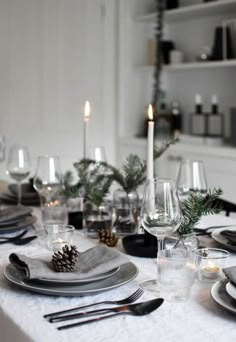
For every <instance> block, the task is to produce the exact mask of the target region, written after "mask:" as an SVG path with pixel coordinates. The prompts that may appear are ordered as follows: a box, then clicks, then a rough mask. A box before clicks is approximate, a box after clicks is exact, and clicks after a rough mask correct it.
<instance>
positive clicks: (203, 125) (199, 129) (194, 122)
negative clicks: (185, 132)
mask: <svg viewBox="0 0 236 342" xmlns="http://www.w3.org/2000/svg"><path fill="white" fill-rule="evenodd" d="M194 107H195V108H194V113H192V114H191V115H190V124H189V131H190V134H192V135H200V136H205V135H206V133H207V122H206V116H205V114H204V113H203V105H202V97H201V95H200V94H196V95H195V104H194Z"/></svg>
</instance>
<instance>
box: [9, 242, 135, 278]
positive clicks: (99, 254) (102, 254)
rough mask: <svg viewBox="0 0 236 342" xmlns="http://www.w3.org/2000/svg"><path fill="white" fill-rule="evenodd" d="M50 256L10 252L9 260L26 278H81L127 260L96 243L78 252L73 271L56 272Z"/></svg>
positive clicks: (97, 273)
mask: <svg viewBox="0 0 236 342" xmlns="http://www.w3.org/2000/svg"><path fill="white" fill-rule="evenodd" d="M51 257H52V256H48V258H47V260H45V259H44V258H30V257H26V256H24V255H21V254H15V253H12V254H10V256H9V260H10V262H11V263H12V264H13V265H14V266H15V267H16V268H17V269H18V270H20V271H22V272H24V274H25V277H26V278H28V279H38V278H44V279H50V280H76V279H77V280H80V279H81V280H82V279H86V278H90V277H94V276H97V275H100V274H103V273H106V272H109V271H111V270H113V269H115V268H117V267H118V266H121V265H122V264H125V263H127V262H129V259H128V258H127V256H125V255H124V254H122V253H120V252H118V251H116V250H113V249H111V248H109V247H106V246H105V245H98V246H96V247H93V248H90V249H88V250H87V251H85V252H82V253H80V254H79V258H78V261H77V263H76V268H75V271H74V272H56V271H54V270H53V267H52V264H51Z"/></svg>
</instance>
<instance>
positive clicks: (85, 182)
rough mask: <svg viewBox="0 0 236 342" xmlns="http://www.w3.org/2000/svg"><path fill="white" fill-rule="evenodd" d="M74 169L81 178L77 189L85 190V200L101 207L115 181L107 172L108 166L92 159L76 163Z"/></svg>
mask: <svg viewBox="0 0 236 342" xmlns="http://www.w3.org/2000/svg"><path fill="white" fill-rule="evenodd" d="M74 167H75V169H76V170H77V172H78V177H79V182H78V183H77V187H79V188H82V189H83V193H84V198H85V200H89V201H91V202H92V203H93V204H95V205H96V206H100V205H101V204H102V202H103V200H104V198H105V196H106V195H107V194H108V192H109V189H110V186H111V183H112V180H113V179H112V176H111V174H108V173H106V172H105V171H106V170H108V169H109V167H108V164H107V163H105V162H99V163H98V162H96V161H95V160H92V159H82V160H81V161H79V162H77V163H74Z"/></svg>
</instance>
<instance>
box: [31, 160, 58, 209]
mask: <svg viewBox="0 0 236 342" xmlns="http://www.w3.org/2000/svg"><path fill="white" fill-rule="evenodd" d="M62 179H63V177H62V172H61V167H60V159H59V157H53V156H40V157H38V165H37V168H36V173H35V176H34V181H33V185H34V188H35V190H36V191H37V192H38V193H39V195H41V196H42V197H44V198H45V199H46V201H47V202H48V203H49V202H50V201H51V200H52V198H53V196H55V195H56V194H57V193H59V192H60V190H61V189H62V184H63V181H62Z"/></svg>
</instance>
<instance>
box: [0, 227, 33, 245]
mask: <svg viewBox="0 0 236 342" xmlns="http://www.w3.org/2000/svg"><path fill="white" fill-rule="evenodd" d="M26 233H27V230H24V231H23V232H21V233H20V234H18V235H16V236H14V237H0V244H4V243H9V242H14V241H16V240H18V239H20V238H22V237H23V236H24V235H25V234H26Z"/></svg>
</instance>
